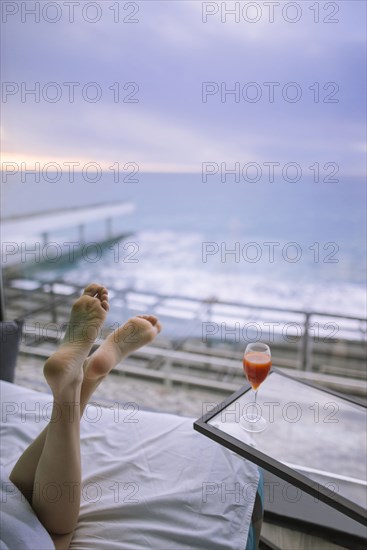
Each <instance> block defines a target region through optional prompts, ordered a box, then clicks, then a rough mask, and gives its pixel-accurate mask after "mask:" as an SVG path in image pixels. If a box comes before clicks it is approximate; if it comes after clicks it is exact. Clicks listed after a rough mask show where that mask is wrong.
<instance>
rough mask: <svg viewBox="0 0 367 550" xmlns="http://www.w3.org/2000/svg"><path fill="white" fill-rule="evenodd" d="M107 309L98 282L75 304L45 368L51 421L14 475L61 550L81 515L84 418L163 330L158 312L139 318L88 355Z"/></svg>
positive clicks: (23, 455)
mask: <svg viewBox="0 0 367 550" xmlns="http://www.w3.org/2000/svg"><path fill="white" fill-rule="evenodd" d="M108 309H109V305H108V298H107V290H106V289H105V288H104V287H102V286H101V285H97V284H92V285H89V286H88V287H87V288H86V289H85V291H84V294H83V296H81V297H80V298H79V299H78V300H77V301H76V302H75V304H74V306H73V308H72V312H71V316H70V321H69V324H68V329H67V331H66V334H65V338H64V340H63V342H62V344H61V346H60V348H59V349H58V350H57V352H56V353H55V354H53V355H52V356H51V357H50V358H49V359H48V360H47V361H46V364H45V367H44V374H45V377H46V380H47V382H48V383H49V385H50V387H51V390H52V393H53V397H54V403H53V409H52V413H51V420H50V423H49V424H48V426H47V427H46V428H45V429H44V430H43V431H42V432H41V433H40V434H39V436H38V437H37V438H36V439H35V440H34V442H33V443H32V444H31V445H30V446H29V447H28V448H27V449H26V450H25V451H24V453H23V454H22V456H21V457H20V458H19V460H18V462H17V463H16V465H15V466H14V468H13V470H12V472H11V474H10V479H11V481H12V482H13V483H14V485H16V486H17V487H18V489H19V490H20V491H21V492H22V493H23V494H24V495H25V496H26V498H27V499H28V500H29V502H30V503H31V504H32V507H33V508H34V510H35V512H36V514H37V516H38V518H39V519H40V521H41V523H42V524H43V525H44V526H45V528H46V529H47V530H48V531H49V533H50V535H51V537H52V539H53V541H54V543H55V545H56V548H57V549H60V550H61V549H63V550H64V549H66V548H68V547H69V544H70V541H71V538H72V535H73V531H74V529H75V526H76V523H77V519H78V515H79V507H80V494H81V464H80V462H81V461H80V422H79V420H80V417H81V416H82V414H83V411H84V409H85V407H86V405H87V403H88V401H89V399H90V397H91V395H92V394H93V392H94V390H95V389H96V387H97V386H98V385H99V384H100V383H101V381H102V380H103V379H104V378H105V377H106V376H107V374H108V373H109V372H110V370H111V369H112V368H113V367H114V366H115V365H116V364H117V363H119V362H120V361H121V360H122V359H123V358H124V357H126V356H127V355H128V354H129V353H131V352H132V351H134V350H135V349H137V348H139V347H141V346H143V345H145V344H147V343H148V342H150V341H152V340H153V339H154V338H155V336H156V335H157V334H158V332H159V331H160V329H161V326H160V323H159V321H158V319H157V318H156V317H154V316H137V317H134V318H132V319H130V320H129V321H128V322H127V323H125V325H123V326H121V327H119V328H118V329H117V330H115V331H114V332H113V333H112V334H110V335H109V336H108V338H107V339H106V340H105V341H104V343H103V344H102V345H101V346H100V347H99V348H98V349H97V350H96V351H95V352H94V353H93V354H92V355H91V356H90V357H87V356H88V353H89V351H90V349H91V347H92V345H93V342H94V340H95V338H96V336H97V334H98V332H99V329H100V327H101V326H102V324H103V321H104V319H105V316H106V312H107V311H108ZM48 484H52V485H53V486H55V485H56V487H57V491H58V498H57V499H55V500H56V501H55V502H50V499H47V500H46V499H45V498H44V491H43V488H44V487H47V486H48Z"/></svg>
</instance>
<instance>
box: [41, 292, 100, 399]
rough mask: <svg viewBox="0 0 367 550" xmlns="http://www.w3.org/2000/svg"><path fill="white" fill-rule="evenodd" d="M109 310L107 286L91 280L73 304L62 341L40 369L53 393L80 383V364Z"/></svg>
mask: <svg viewBox="0 0 367 550" xmlns="http://www.w3.org/2000/svg"><path fill="white" fill-rule="evenodd" d="M108 309H109V303H108V292H107V289H106V288H105V287H104V286H102V285H99V284H96V283H93V284H91V285H89V286H87V287H86V289H85V290H84V292H83V295H82V296H81V297H80V298H78V300H77V301H76V302H75V303H74V305H73V307H72V310H71V314H70V319H69V322H68V325H67V329H66V332H65V336H64V339H63V342H62V344H61V346H60V347H59V349H58V350H57V351H56V352H55V353H54V354H53V355H51V357H50V358H49V359H47V361H46V363H45V366H44V369H43V372H44V375H45V378H46V380H47V382H48V384H49V386H50V387H51V390H52V391H53V393H54V394H55V393H59V392H61V391H62V390H64V389H66V388H70V387H71V386H73V385H78V386H80V384H81V383H82V380H83V369H82V366H83V363H84V361H85V359H86V358H87V356H88V353H89V352H90V350H91V347H92V345H93V343H94V341H95V339H96V338H97V336H98V334H99V331H100V329H101V327H102V324H103V322H104V320H105V318H106V313H107V311H108Z"/></svg>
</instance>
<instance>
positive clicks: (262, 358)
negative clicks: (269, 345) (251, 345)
mask: <svg viewBox="0 0 367 550" xmlns="http://www.w3.org/2000/svg"><path fill="white" fill-rule="evenodd" d="M270 367H271V358H270V357H269V355H268V354H266V353H264V352H261V351H250V352H248V353H246V354H245V356H244V358H243V370H244V371H245V374H246V376H247V380H248V381H249V382H250V384H251V386H252V389H254V390H257V388H258V387H259V386H260V384H261V382H264V380H265V378H266V377H267V376H268V374H269V371H270Z"/></svg>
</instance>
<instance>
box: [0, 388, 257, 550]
mask: <svg viewBox="0 0 367 550" xmlns="http://www.w3.org/2000/svg"><path fill="white" fill-rule="evenodd" d="M0 384H1V385H0V391H1V400H2V418H1V420H2V422H1V449H2V452H1V464H2V465H3V466H4V467H5V469H6V471H7V472H8V473H10V471H11V469H12V467H13V465H14V463H15V462H16V460H17V459H18V457H19V455H20V454H21V452H22V451H23V450H24V449H25V448H26V447H27V445H28V444H29V443H30V442H31V441H32V440H33V439H34V437H36V436H37V434H38V433H39V432H40V431H41V430H42V429H43V427H44V426H45V425H46V424H47V422H48V419H49V416H50V412H51V403H52V396H51V395H48V394H44V393H39V392H35V391H33V390H30V389H28V388H23V387H20V386H16V385H14V384H9V383H7V382H1V383H0ZM125 407H126V408H123V407H122V406H121V407H120V408H119V409H118V410H116V409H115V410H112V409H107V408H102V407H99V406H94V405H89V406H88V407H87V409H86V414H85V415H84V418H83V420H82V423H81V450H82V467H83V491H82V502H81V509H80V517H79V521H78V526H77V529H76V532H75V535H74V537H73V541H72V544H71V549H78V550H79V549H80V550H82V549H88V550H94V549H96V550H97V549H98V550H107V549H108V550H114V549H124V550H142V549H154V550H184V549H185V550H189V549H190V550H193V549H194V550H201V549H203V550H208V549H211V550H222V549H223V550H225V549H228V550H229V549H231V550H233V549H243V550H244V549H245V548H246V542H247V536H248V531H249V527H250V521H251V515H252V511H253V506H254V501H255V496H256V490H257V486H258V481H259V473H258V469H257V467H256V466H255V465H254V464H252V463H251V462H248V461H246V460H244V459H242V458H241V457H239V456H237V455H236V454H235V453H232V452H231V451H228V450H227V449H225V448H223V447H222V446H221V445H219V444H217V443H215V442H213V441H211V440H210V439H208V438H207V437H205V436H203V435H201V434H199V433H198V432H196V431H194V429H193V426H192V424H193V419H191V418H185V417H179V416H176V415H170V414H163V413H152V412H147V411H142V410H139V409H138V407H137V405H130V406H128V407H127V406H125Z"/></svg>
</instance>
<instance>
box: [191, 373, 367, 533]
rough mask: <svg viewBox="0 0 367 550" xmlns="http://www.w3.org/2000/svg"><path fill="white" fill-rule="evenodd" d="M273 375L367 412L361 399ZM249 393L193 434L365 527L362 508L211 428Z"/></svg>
mask: <svg viewBox="0 0 367 550" xmlns="http://www.w3.org/2000/svg"><path fill="white" fill-rule="evenodd" d="M273 372H276V373H277V374H279V375H280V376H284V377H285V378H290V379H291V380H293V381H295V382H298V383H299V384H304V385H306V386H310V387H312V388H314V389H316V390H321V391H323V392H325V393H328V394H330V395H333V396H335V397H338V398H340V399H344V400H345V401H348V402H350V403H352V404H353V405H356V406H358V407H360V406H362V407H363V408H367V405H366V404H365V403H363V402H362V401H360V400H358V399H354V398H351V397H349V396H345V395H342V394H340V393H337V392H334V391H332V390H329V389H325V388H323V387H321V386H317V385H316V384H312V383H310V382H304V381H303V380H297V379H296V378H295V377H293V376H289V375H287V374H285V373H284V372H281V371H280V370H278V369H277V368H274V367H273V368H272V369H271V372H270V374H269V376H271V374H272V373H273ZM250 389H251V386H250V384H249V383H245V384H244V385H243V386H241V388H239V389H238V390H237V391H236V392H235V393H233V394H232V395H230V396H229V397H227V399H225V400H224V401H222V403H220V404H219V405H217V406H216V407H215V408H214V409H212V410H211V411H209V412H207V413H206V414H204V415H203V416H202V417H201V418H199V419H198V420H196V421H195V422H194V430H196V431H198V432H200V433H202V434H204V435H206V436H207V437H209V438H210V439H213V440H214V441H216V442H217V443H220V444H221V445H223V446H224V447H227V449H230V450H231V451H234V452H235V453H237V454H239V455H240V456H242V457H243V458H246V459H248V460H250V461H251V462H254V463H255V464H257V465H258V466H260V467H261V468H264V469H265V470H268V471H270V472H271V473H273V474H275V475H277V476H278V477H280V478H281V479H284V480H285V481H287V482H289V483H291V484H292V485H294V486H295V487H298V488H299V489H301V490H302V491H305V492H306V493H308V494H310V495H312V496H315V497H317V498H318V499H320V500H322V501H323V502H325V503H326V504H328V505H330V506H331V507H333V508H335V509H336V510H339V511H340V512H342V513H343V514H345V515H347V516H349V517H350V518H352V519H354V520H356V521H358V522H359V523H362V524H363V525H366V523H367V511H366V510H365V509H364V508H362V507H361V506H359V505H357V504H355V503H354V502H352V501H350V500H348V499H347V498H345V497H343V496H341V495H338V494H336V493H333V494H332V495H331V494H330V490H328V489H327V488H326V487H323V486H322V485H320V484H319V483H317V482H315V481H312V480H311V479H310V478H308V477H307V476H306V475H303V474H301V473H299V472H296V471H295V470H293V469H292V468H290V467H289V466H285V465H284V464H283V463H282V462H279V461H278V460H275V459H273V458H272V457H270V456H268V455H266V454H265V453H263V452H261V451H259V450H257V449H255V448H254V447H252V446H251V445H247V444H246V443H243V442H242V441H239V440H238V439H236V438H235V437H233V436H231V435H229V434H227V433H225V432H223V431H222V430H220V429H218V428H215V427H214V426H212V425H211V424H208V421H209V420H211V419H212V418H213V417H214V416H216V415H217V414H218V413H220V412H221V411H223V409H225V408H226V407H227V406H228V405H230V404H231V403H233V402H234V401H235V400H236V399H238V398H239V397H241V395H243V394H244V393H246V392H248V391H249V390H250Z"/></svg>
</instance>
